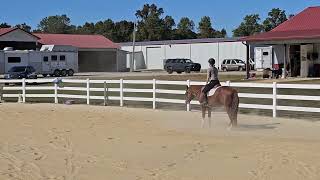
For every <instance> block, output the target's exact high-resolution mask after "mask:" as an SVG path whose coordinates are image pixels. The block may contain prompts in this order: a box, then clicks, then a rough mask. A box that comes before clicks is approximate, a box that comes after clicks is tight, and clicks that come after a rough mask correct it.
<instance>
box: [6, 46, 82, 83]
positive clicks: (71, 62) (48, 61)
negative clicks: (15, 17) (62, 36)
mask: <svg viewBox="0 0 320 180" xmlns="http://www.w3.org/2000/svg"><path fill="white" fill-rule="evenodd" d="M16 66H32V67H33V68H34V69H35V70H36V73H37V74H42V75H43V76H44V77H46V76H48V75H50V76H73V75H74V73H76V72H78V49H77V48H75V47H73V46H60V45H43V46H42V47H41V49H40V51H34V50H13V49H12V48H5V49H4V50H3V51H0V74H4V73H8V71H9V70H10V69H11V68H12V67H16Z"/></svg>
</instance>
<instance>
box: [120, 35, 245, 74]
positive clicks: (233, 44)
mask: <svg viewBox="0 0 320 180" xmlns="http://www.w3.org/2000/svg"><path fill="white" fill-rule="evenodd" d="M120 46H121V49H122V50H125V51H128V52H132V51H133V46H132V43H121V44H120ZM246 49H247V47H246V45H244V44H243V42H241V41H239V40H238V38H209V39H187V40H169V41H148V42H137V43H135V61H134V66H135V69H136V70H139V69H150V70H156V69H163V62H164V60H165V59H170V58H187V59H191V60H193V61H194V62H197V63H200V64H201V67H203V68H204V69H206V67H208V59H209V58H215V59H216V66H217V67H219V68H220V67H221V63H222V61H223V60H224V59H241V60H243V61H246V59H247V51H246ZM131 55H132V53H128V57H127V67H130V58H131V57H130V56H131Z"/></svg>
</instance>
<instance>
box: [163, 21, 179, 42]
mask: <svg viewBox="0 0 320 180" xmlns="http://www.w3.org/2000/svg"><path fill="white" fill-rule="evenodd" d="M163 25H164V36H163V39H166V40H169V39H172V38H173V28H174V27H175V25H176V23H175V22H174V19H173V18H172V17H171V16H166V17H165V18H164V20H163Z"/></svg>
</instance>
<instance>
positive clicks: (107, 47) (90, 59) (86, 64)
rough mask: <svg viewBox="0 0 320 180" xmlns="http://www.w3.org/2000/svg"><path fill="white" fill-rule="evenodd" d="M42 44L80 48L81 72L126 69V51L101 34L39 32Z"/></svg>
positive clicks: (37, 34) (38, 35)
mask: <svg viewBox="0 0 320 180" xmlns="http://www.w3.org/2000/svg"><path fill="white" fill-rule="evenodd" d="M34 35H35V36H37V37H39V38H40V40H39V43H40V44H43V45H45V44H54V45H69V46H74V47H77V48H78V58H79V60H78V62H79V72H118V71H126V52H124V51H122V50H121V49H120V47H119V46H118V45H117V44H115V43H113V42H112V41H110V40H109V39H107V38H105V37H104V36H101V35H78V34H39V33H35V34H34Z"/></svg>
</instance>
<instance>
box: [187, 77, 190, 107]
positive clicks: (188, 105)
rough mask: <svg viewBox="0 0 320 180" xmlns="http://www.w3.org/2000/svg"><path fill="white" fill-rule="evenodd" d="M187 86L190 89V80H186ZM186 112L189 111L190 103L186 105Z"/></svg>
mask: <svg viewBox="0 0 320 180" xmlns="http://www.w3.org/2000/svg"><path fill="white" fill-rule="evenodd" d="M187 86H188V88H189V87H190V80H189V79H188V80H187ZM187 111H191V107H190V103H188V104H187Z"/></svg>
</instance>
